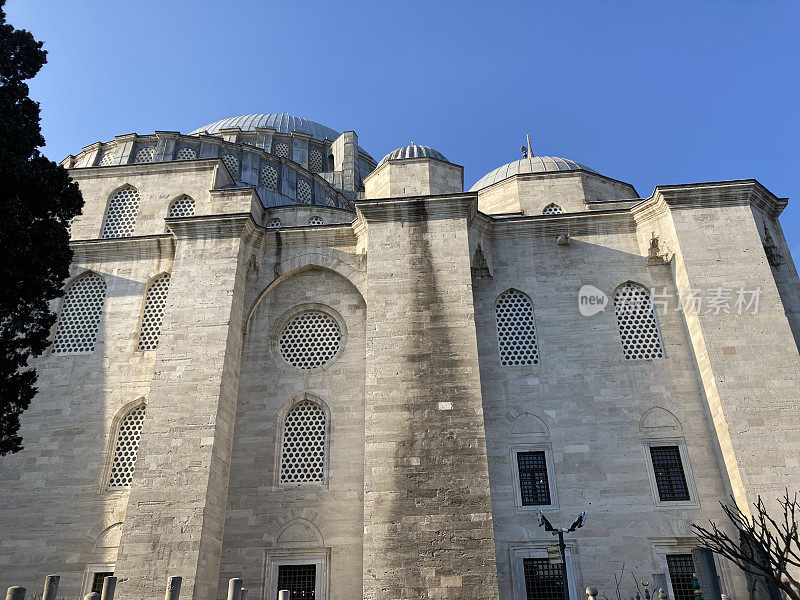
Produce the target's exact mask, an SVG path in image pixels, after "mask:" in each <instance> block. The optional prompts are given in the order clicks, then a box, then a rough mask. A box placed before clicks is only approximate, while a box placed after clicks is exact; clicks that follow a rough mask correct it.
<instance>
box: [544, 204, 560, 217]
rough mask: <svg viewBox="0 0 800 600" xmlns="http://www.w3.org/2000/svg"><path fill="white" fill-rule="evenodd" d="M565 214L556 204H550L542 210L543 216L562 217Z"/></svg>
mask: <svg viewBox="0 0 800 600" xmlns="http://www.w3.org/2000/svg"><path fill="white" fill-rule="evenodd" d="M563 212H564V209H562V208H561V207H560V206H559V205H558V204H555V203H550V204H548V205H547V206H545V207H544V209H543V210H542V214H543V215H560V214H561V213H563Z"/></svg>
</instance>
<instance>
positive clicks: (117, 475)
mask: <svg viewBox="0 0 800 600" xmlns="http://www.w3.org/2000/svg"><path fill="white" fill-rule="evenodd" d="M142 423H144V404H142V405H141V406H138V407H136V408H134V409H133V410H132V411H130V412H129V413H128V414H127V415H125V417H124V418H123V419H122V422H121V423H120V424H119V430H118V431H117V442H116V444H115V445H114V458H113V460H112V462H111V474H110V476H109V478H108V489H110V490H114V489H122V488H129V487H131V482H132V481H133V469H134V467H135V466H136V454H137V453H138V452H139V439H140V438H141V437H142Z"/></svg>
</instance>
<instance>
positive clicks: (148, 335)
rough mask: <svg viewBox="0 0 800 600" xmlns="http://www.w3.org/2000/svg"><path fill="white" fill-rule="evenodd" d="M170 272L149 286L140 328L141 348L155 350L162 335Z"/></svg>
mask: <svg viewBox="0 0 800 600" xmlns="http://www.w3.org/2000/svg"><path fill="white" fill-rule="evenodd" d="M169 280H170V274H169V273H165V274H164V275H161V276H159V277H156V278H155V279H154V280H153V282H152V283H151V284H150V287H148V288H147V296H146V297H145V301H144V314H143V315H142V327H141V329H140V330H139V346H138V348H139V350H140V351H144V350H155V349H156V348H158V338H159V337H160V336H161V324H162V322H163V321H164V308H165V307H166V305H167V292H168V291H169Z"/></svg>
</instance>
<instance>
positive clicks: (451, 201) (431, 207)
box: [353, 192, 478, 223]
mask: <svg viewBox="0 0 800 600" xmlns="http://www.w3.org/2000/svg"><path fill="white" fill-rule="evenodd" d="M353 203H354V204H355V206H356V212H357V213H358V214H359V218H361V217H362V216H363V218H364V219H366V221H367V223H369V222H389V221H425V220H430V219H446V218H453V217H469V216H470V215H471V214H474V213H475V212H476V211H477V204H478V194H477V193H475V192H462V193H458V194H442V195H438V196H409V197H407V198H362V199H357V200H354V201H353Z"/></svg>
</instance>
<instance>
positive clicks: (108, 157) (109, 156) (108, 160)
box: [99, 148, 116, 167]
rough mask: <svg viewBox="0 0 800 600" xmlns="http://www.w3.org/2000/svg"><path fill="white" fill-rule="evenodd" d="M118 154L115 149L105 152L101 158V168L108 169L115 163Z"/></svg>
mask: <svg viewBox="0 0 800 600" xmlns="http://www.w3.org/2000/svg"><path fill="white" fill-rule="evenodd" d="M115 156H116V154H115V152H114V149H113V148H109V149H108V150H105V151H104V152H103V156H101V157H100V163H99V165H100V166H101V167H107V166H109V165H110V164H112V163H113V162H114V158H115Z"/></svg>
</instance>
